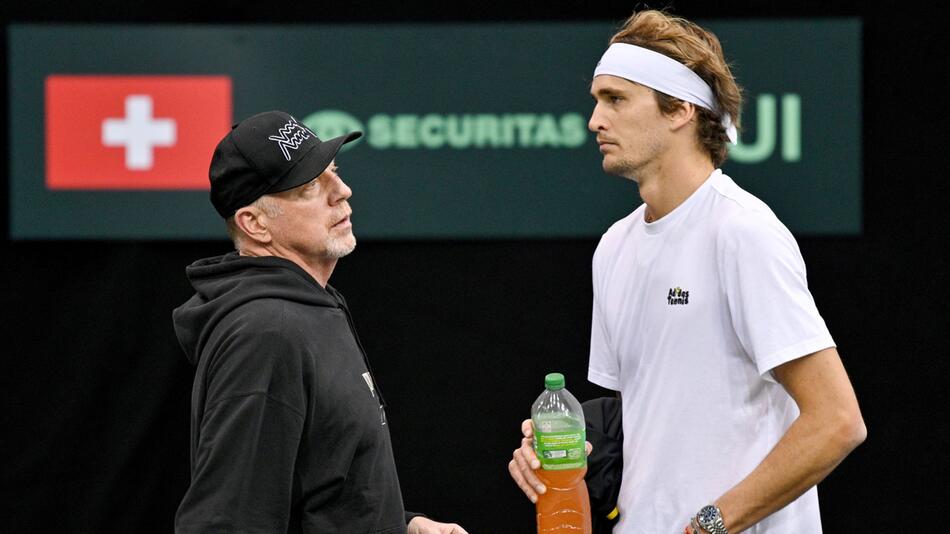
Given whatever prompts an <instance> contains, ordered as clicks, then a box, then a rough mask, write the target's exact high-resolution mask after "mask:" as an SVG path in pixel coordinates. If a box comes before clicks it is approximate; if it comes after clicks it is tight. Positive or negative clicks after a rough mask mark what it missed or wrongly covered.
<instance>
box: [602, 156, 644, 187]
mask: <svg viewBox="0 0 950 534" xmlns="http://www.w3.org/2000/svg"><path fill="white" fill-rule="evenodd" d="M601 167H602V168H603V170H604V172H605V173H607V174H609V175H611V176H620V177H621V178H626V179H628V180H633V181H636V178H635V177H634V176H635V175H636V169H634V167H633V165H631V164H630V162H627V161H618V160H616V159H607V158H606V157H605V158H604V161H603V163H601Z"/></svg>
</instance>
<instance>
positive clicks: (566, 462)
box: [534, 430, 587, 471]
mask: <svg viewBox="0 0 950 534" xmlns="http://www.w3.org/2000/svg"><path fill="white" fill-rule="evenodd" d="M586 434H587V433H586V431H584V430H580V431H572V432H535V435H534V436H535V439H534V452H535V454H537V455H538V460H539V461H540V462H541V467H542V468H543V469H546V470H548V471H554V470H561V469H580V468H582V467H584V466H585V465H587V455H586V454H585V452H586V451H585V450H584V441H585V440H586V439H587V436H586Z"/></svg>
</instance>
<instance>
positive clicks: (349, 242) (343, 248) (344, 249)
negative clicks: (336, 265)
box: [327, 234, 356, 260]
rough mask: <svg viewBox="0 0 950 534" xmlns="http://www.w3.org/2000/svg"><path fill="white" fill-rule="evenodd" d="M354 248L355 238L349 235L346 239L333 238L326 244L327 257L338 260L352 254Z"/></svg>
mask: <svg viewBox="0 0 950 534" xmlns="http://www.w3.org/2000/svg"><path fill="white" fill-rule="evenodd" d="M355 248H356V237H354V236H353V234H350V235H348V236H346V237H334V238H331V239H330V240H329V241H328V242H327V257H328V258H331V259H334V260H338V259H340V258H342V257H343V256H346V255H347V254H349V253H351V252H353V250H354V249H355Z"/></svg>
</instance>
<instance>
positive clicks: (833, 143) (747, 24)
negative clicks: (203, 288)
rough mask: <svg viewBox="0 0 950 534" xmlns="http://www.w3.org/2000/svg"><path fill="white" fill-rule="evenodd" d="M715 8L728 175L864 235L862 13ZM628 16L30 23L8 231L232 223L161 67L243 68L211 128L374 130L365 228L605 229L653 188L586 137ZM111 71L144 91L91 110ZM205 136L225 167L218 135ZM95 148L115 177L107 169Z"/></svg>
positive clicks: (823, 226) (15, 50)
mask: <svg viewBox="0 0 950 534" xmlns="http://www.w3.org/2000/svg"><path fill="white" fill-rule="evenodd" d="M700 23H701V24H704V25H706V26H707V27H709V28H710V29H712V30H713V31H714V32H716V34H717V35H718V36H719V37H720V39H721V41H722V43H723V47H724V49H725V51H726V55H727V57H728V58H729V60H730V61H731V63H732V65H733V69H734V72H735V73H736V75H737V78H738V79H739V82H740V84H741V85H743V86H744V88H745V90H746V104H745V107H744V128H745V130H744V132H743V134H742V136H741V140H740V143H739V144H738V145H737V146H735V147H734V148H733V149H732V152H731V156H730V161H729V162H728V163H727V164H726V165H725V167H724V171H725V172H726V173H727V174H729V175H730V176H732V177H733V179H735V181H736V182H737V183H739V184H740V185H741V186H742V187H744V188H746V189H747V190H749V191H751V192H752V193H754V194H756V195H757V196H759V197H760V198H762V199H763V200H764V201H766V202H767V203H768V204H769V205H770V206H771V207H772V209H773V210H774V211H775V212H776V213H777V214H778V216H779V217H780V218H781V219H782V220H783V221H784V222H785V223H786V225H788V226H789V228H790V229H791V230H792V231H793V232H795V233H797V234H811V235H816V234H825V235H827V234H834V235H848V234H857V233H860V232H861V228H862V216H861V136H860V130H861V116H860V109H861V71H860V68H861V55H860V50H861V46H860V38H861V24H860V21H857V20H852V19H836V20H794V21H790V20H789V21H786V20H782V21H769V20H749V21H741V22H739V21H735V22H731V21H730V22H726V21H713V22H708V23H704V22H702V21H700ZM615 27H616V25H615V24H614V23H610V22H603V23H583V24H575V23H570V24H568V23H563V24H559V23H531V24H455V25H421V24H420V25H412V24H392V25H373V26H369V25H321V26H246V27H238V26H116V25H95V26H92V25H87V26H83V25H79V26H77V25H70V26H59V25H21V24H18V25H13V26H11V27H10V28H8V36H9V47H8V49H9V53H10V57H9V62H8V65H9V84H10V91H9V94H10V117H11V121H10V125H9V128H10V132H9V135H10V149H11V152H10V158H9V161H10V187H11V192H10V203H11V206H10V214H11V221H10V229H11V234H12V237H13V238H14V239H45V238H80V239H138V238H150V239H152V238H155V239H181V238H186V239H190V238H223V237H224V225H223V223H222V221H221V220H220V219H219V218H218V216H217V215H216V213H215V212H214V210H213V209H212V208H211V205H210V203H209V202H208V193H207V191H206V190H202V189H201V187H202V186H201V185H200V184H201V183H203V182H202V180H204V176H200V175H196V174H195V172H196V171H193V170H187V171H185V170H182V171H181V173H186V172H187V173H190V174H189V176H183V175H179V174H176V172H178V171H175V170H174V169H175V167H174V164H175V162H176V161H178V160H179V159H182V160H183V159H185V157H184V156H177V155H176V154H178V152H176V151H177V150H180V149H181V145H184V144H187V143H192V142H193V141H190V140H191V139H197V137H195V136H192V134H191V132H192V130H190V129H193V126H190V125H189V123H188V122H187V120H186V119H188V117H186V116H183V115H181V114H182V113H183V114H185V115H188V114H189V113H190V112H188V111H187V110H189V109H192V108H188V107H187V106H184V104H182V102H184V101H181V102H178V101H176V102H178V103H177V104H176V105H178V106H179V107H178V108H175V109H179V108H180V109H183V110H186V111H180V112H179V111H175V112H174V113H173V112H172V111H169V110H171V109H172V108H171V107H169V106H168V105H166V103H165V100H163V98H166V97H164V96H154V95H151V94H150V93H149V91H148V90H147V88H148V83H150V82H149V80H152V79H161V80H163V82H168V81H169V80H171V82H173V83H171V82H169V83H168V84H167V85H168V87H169V88H166V89H167V90H168V91H185V92H184V93H182V94H183V95H185V96H183V97H182V98H185V99H187V98H188V94H189V93H188V92H187V91H189V90H186V89H180V88H181V87H190V86H188V85H187V83H192V82H194V83H205V82H207V81H208V80H210V82H208V83H212V84H214V87H215V90H216V91H226V90H227V88H228V81H229V82H230V91H231V106H232V107H231V117H230V118H227V117H226V118H225V119H222V120H218V121H216V122H214V125H211V124H209V125H208V126H207V128H209V130H206V131H205V133H206V134H207V133H209V132H211V133H215V135H211V136H210V137H212V138H214V137H215V136H220V135H223V133H224V132H225V131H226V126H221V125H222V124H224V123H225V122H226V120H233V121H237V120H240V119H242V118H245V117H247V116H249V115H252V114H254V113H257V112H259V111H265V110H270V109H281V110H285V111H288V112H291V113H293V114H294V115H295V116H296V117H297V118H298V119H300V120H301V121H304V122H305V123H306V124H307V125H308V126H310V127H311V128H312V129H313V130H314V131H316V133H317V134H318V135H320V136H321V137H322V138H329V137H332V136H335V135H338V134H339V133H341V132H343V131H345V130H352V129H360V130H362V131H364V132H365V134H366V135H365V136H364V137H363V138H362V139H361V140H360V141H359V142H357V143H351V145H352V146H348V148H347V150H346V151H345V152H342V153H341V154H340V155H339V156H338V158H337V162H338V164H339V165H340V169H341V174H342V176H343V178H344V180H345V181H346V182H347V183H348V184H349V185H350V187H351V188H352V189H353V192H354V194H353V198H352V199H351V204H352V206H353V209H354V213H353V218H352V220H353V225H354V232H355V233H356V235H357V237H358V238H375V239H404V238H410V239H415V238H421V239H443V238H447V239H452V238H462V239H468V238H551V237H554V238H560V237H564V238H573V237H595V236H599V235H600V234H602V233H603V232H604V231H605V230H606V229H607V227H608V226H609V225H610V224H611V223H612V222H614V221H616V220H617V219H619V218H621V217H623V216H624V215H626V214H627V213H629V212H630V211H631V210H633V209H634V208H635V207H636V206H637V205H638V204H639V203H640V200H639V196H638V194H637V190H636V185H635V184H634V183H633V182H630V181H627V180H625V179H622V178H618V177H613V176H607V175H605V174H604V173H603V171H602V170H601V156H600V153H599V152H598V150H597V146H596V143H595V142H594V139H593V135H592V134H591V133H590V132H588V131H587V120H588V118H589V116H590V112H591V110H592V107H593V101H592V99H591V97H590V94H589V85H590V82H591V76H592V72H593V68H594V65H595V64H596V63H597V60H598V59H599V57H600V55H601V54H602V53H603V51H604V49H605V47H606V45H607V41H608V39H609V37H610V35H611V34H612V32H613V30H614V29H615ZM97 77H101V80H102V84H103V87H104V88H106V87H108V88H109V91H113V89H114V87H119V85H121V83H126V82H127V83H131V84H133V85H130V87H136V89H135V91H133V92H134V94H132V93H130V94H129V96H128V97H127V98H126V99H125V100H124V106H125V107H123V100H121V99H120V100H116V101H115V102H111V103H110V102H106V104H103V105H105V106H107V107H106V108H103V109H109V110H110V111H108V112H107V113H106V115H104V116H103V118H102V119H101V120H99V119H96V120H95V121H92V119H90V118H89V117H90V116H92V115H90V114H92V113H93V111H91V110H95V109H99V108H96V106H98V105H99V103H97V102H94V101H97V99H100V98H99V97H100V96H101V97H102V98H101V99H106V100H107V96H108V95H110V94H112V93H110V92H109V91H106V90H105V89H103V90H102V91H95V87H96V86H95V85H92V86H91V87H92V88H93V89H92V91H91V92H90V93H89V94H90V95H91V96H89V97H83V98H84V99H85V100H83V101H82V102H81V103H80V104H78V105H77V104H76V103H75V102H72V101H69V100H68V98H69V97H70V95H73V96H75V94H76V93H75V92H76V91H78V90H79V89H82V90H88V87H90V86H89V82H90V81H92V82H93V83H99V82H98V81H97V80H100V78H97ZM182 80H183V81H182ZM195 80H197V81H195ZM179 82H181V83H179ZM83 84H85V85H83ZM116 84H119V85H116ZM135 84H137V85H135ZM143 84H144V85H143ZM175 84H178V85H175ZM76 88H79V89H76ZM83 88H86V89H83ZM115 90H118V89H115ZM163 90H165V89H163ZM83 94H85V93H83ZM156 94H158V93H156ZM64 98H66V99H67V100H63V99H64ZM109 98H112V97H109ZM176 98H177V97H176ZM57 99H58V100H57ZM87 102H88V103H87ZM183 106H184V107H183ZM207 107H209V106H201V107H200V108H197V107H196V108H194V113H195V114H199V113H200V112H201V111H203V110H204V109H205V108H207ZM175 113H179V115H175ZM143 117H144V118H143ZM176 117H177V118H176ZM190 118H191V120H192V122H194V120H195V117H194V116H192V117H190ZM84 121H86V122H84ZM89 121H92V122H89ZM136 121H138V122H136ZM142 121H145V122H144V123H143V122H142ZM87 122H88V123H89V124H92V126H91V127H89V128H87V127H86V126H84V125H85V124H86V123H87ZM100 123H101V131H100ZM142 124H145V125H146V126H147V127H146V126H142ZM136 125H138V126H136ZM84 128H85V129H84ZM90 128H91V129H90ZM134 128H139V129H138V130H135V129H134ZM148 128H151V129H148ZM212 128H213V129H212ZM133 130H134V131H135V132H138V133H139V134H142V135H144V136H145V137H135V138H134V139H133V137H134V136H131V135H132V134H128V135H127V132H129V131H133ZM130 136H131V137H130ZM100 137H101V140H100ZM205 137H209V136H208V135H205ZM70 139H73V140H82V141H84V142H88V143H91V144H88V146H89V147H91V148H89V149H86V148H80V147H81V146H82V147H85V146H87V145H86V144H73V143H72V142H70ZM142 139H145V141H142ZM143 142H144V143H145V144H144V145H143V144H142V143H143ZM194 142H195V143H196V142H197V141H194ZM202 142H206V141H202ZM136 143H138V144H136ZM176 143H177V144H176ZM195 146H197V145H192V147H191V148H194V147H195ZM199 148H200V149H201V150H207V160H208V161H210V157H211V149H213V146H212V147H210V148H205V145H200V147H199ZM99 152H101V153H102V154H103V157H104V158H106V159H109V158H111V159H109V161H108V162H107V165H106V166H104V167H102V169H106V168H107V167H108V165H111V166H114V167H116V168H119V171H116V172H117V173H118V174H117V175H116V177H115V182H114V183H116V184H119V185H117V186H115V187H112V188H110V186H108V183H113V182H111V181H110V180H113V178H112V177H106V178H108V179H105V178H104V179H103V180H93V178H96V173H98V172H100V171H99V169H100V167H98V165H100V163H98V161H99V160H97V159H96V158H95V157H94V156H95V154H98V153H99ZM199 156H200V153H199ZM73 162H75V163H73ZM198 163H199V165H198V166H199V167H200V166H201V165H200V161H199V162H198ZM104 165H105V164H104ZM122 165H125V167H122ZM73 166H74V168H75V176H71V175H70V173H71V172H73V171H71V169H72V168H73ZM108 168H111V167H108ZM188 169H191V167H189V168H188ZM53 171H55V175H54V173H53ZM101 172H103V173H105V172H106V171H105V170H102V171H101ZM109 172H111V171H109ZM123 173H125V174H123ZM149 173H151V174H149ZM156 173H165V174H156ZM90 176H91V178H90ZM146 176H148V177H149V179H148V180H145V179H144V177H146ZM137 177H143V179H142V180H141V181H140V182H138V183H136V182H135V180H136V179H137ZM73 178H75V179H73ZM80 178H81V179H80ZM166 179H167V181H163V180H166ZM83 180H86V181H83ZM178 180H181V183H182V184H186V183H187V184H194V183H196V182H195V180H197V183H199V185H198V186H197V187H196V186H194V185H190V186H185V185H183V186H182V187H177V186H175V184H177V183H178ZM85 183H89V184H96V185H90V186H88V187H86V186H84V185H83V184H85ZM103 183H106V185H102V184H103ZM156 183H157V184H158V185H155V184H156ZM63 184H65V185H63ZM144 184H151V185H144Z"/></svg>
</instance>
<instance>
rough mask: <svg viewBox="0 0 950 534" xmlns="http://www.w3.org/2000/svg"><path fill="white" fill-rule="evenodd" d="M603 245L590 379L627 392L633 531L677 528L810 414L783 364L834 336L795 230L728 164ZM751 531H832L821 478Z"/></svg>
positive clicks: (623, 226)
mask: <svg viewBox="0 0 950 534" xmlns="http://www.w3.org/2000/svg"><path fill="white" fill-rule="evenodd" d="M644 209H645V206H640V208H638V209H637V210H636V211H634V212H633V213H631V214H630V215H628V216H627V217H625V218H623V219H621V220H620V221H617V222H616V223H614V225H613V226H611V227H610V229H609V230H608V231H607V233H605V234H604V236H603V237H602V238H601V240H600V244H599V245H598V247H597V252H596V253H595V254H594V260H593V282H594V309H593V321H592V327H591V348H590V369H589V375H588V379H589V380H590V381H591V382H593V383H595V384H598V385H600V386H603V387H605V388H608V389H613V390H618V391H620V392H621V394H622V397H623V432H624V443H623V481H622V484H621V489H620V499H619V508H620V522H619V524H618V525H617V527H616V528H615V529H614V532H615V533H621V534H634V533H636V534H673V533H680V532H682V531H683V527H684V526H686V524H687V523H688V521H689V518H690V517H691V516H693V515H694V514H695V513H696V512H697V511H699V509H700V508H701V507H703V506H704V505H706V504H710V503H712V502H713V501H714V500H715V499H717V498H719V497H720V496H721V495H722V494H723V493H725V492H726V491H727V490H729V489H730V488H731V487H733V486H735V485H736V484H737V483H739V482H740V481H741V480H742V479H743V478H745V477H746V475H748V474H749V473H750V472H752V470H753V469H754V468H755V467H756V466H757V465H758V464H759V463H760V462H761V461H762V460H763V459H764V458H765V456H766V455H767V454H768V453H769V451H770V450H771V449H772V448H773V447H774V446H775V444H776V443H777V442H778V440H779V438H781V436H782V435H783V434H784V433H785V430H786V429H787V428H788V427H789V425H790V424H791V423H792V422H793V421H794V419H795V418H796V417H797V416H798V413H799V412H798V408H797V406H796V405H795V402H794V400H792V398H791V397H790V396H789V395H788V393H787V392H786V391H785V389H784V388H783V387H782V386H781V385H780V384H778V383H777V382H776V381H775V379H774V377H773V376H772V373H771V369H773V368H775V367H776V366H778V365H781V364H783V363H785V362H788V361H790V360H794V359H796V358H799V357H801V356H805V355H808V354H811V353H813V352H816V351H819V350H821V349H825V348H828V347H833V346H834V341H833V340H832V338H831V335H830V334H829V333H828V329H827V327H826V326H825V322H824V320H823V319H822V318H821V316H820V315H819V314H818V310H817V309H816V308H815V302H814V299H812V296H811V293H810V292H809V291H808V284H807V282H806V280H805V264H804V261H803V260H802V256H801V252H800V251H799V249H798V245H797V244H796V243H795V239H794V238H793V237H792V235H791V233H790V232H789V231H788V229H786V228H785V226H784V225H782V223H781V222H779V220H778V219H777V218H776V217H775V214H774V213H772V211H771V210H770V209H769V208H768V206H766V205H765V203H763V202H762V201H761V200H759V199H757V198H755V197H754V196H752V195H751V194H749V193H747V192H746V191H743V190H742V189H741V188H739V186H737V185H736V184H735V182H733V181H732V179H730V178H729V177H728V176H726V175H724V174H722V172H721V171H720V170H716V171H715V172H713V174H712V175H711V176H710V177H709V178H708V179H707V180H706V181H705V182H704V183H703V185H702V186H700V188H699V189H697V190H696V192H695V193H693V194H692V195H691V196H690V197H689V198H688V199H687V200H686V201H685V202H683V203H682V204H681V205H680V206H678V207H677V208H676V209H675V210H673V211H672V212H671V213H669V214H668V215H666V216H665V217H663V218H661V219H660V220H658V221H656V222H653V223H646V222H645V221H644ZM748 532H750V533H767V534H793V533H794V534H802V533H807V534H816V533H820V532H821V520H820V517H819V512H818V495H817V492H816V490H815V488H812V489H810V490H809V491H808V492H806V493H805V494H804V495H802V496H801V497H800V498H799V499H797V500H796V501H794V502H792V503H791V504H789V505H788V506H786V507H785V508H783V509H781V510H779V511H778V512H776V513H775V514H773V515H771V516H769V517H768V518H766V519H764V520H763V521H762V522H760V523H759V524H758V525H756V526H755V527H753V528H752V529H750V530H749V531H748Z"/></svg>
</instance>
